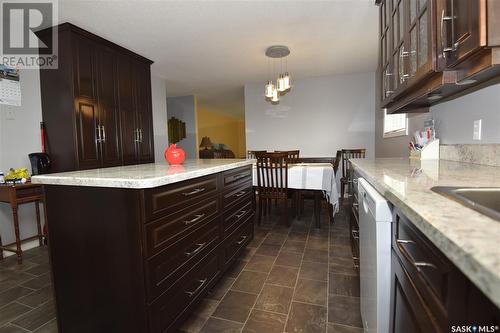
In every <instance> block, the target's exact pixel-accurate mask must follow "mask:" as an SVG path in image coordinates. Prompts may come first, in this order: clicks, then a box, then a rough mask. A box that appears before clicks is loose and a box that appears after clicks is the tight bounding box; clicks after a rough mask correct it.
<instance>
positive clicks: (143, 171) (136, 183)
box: [31, 159, 255, 189]
mask: <svg viewBox="0 0 500 333" xmlns="http://www.w3.org/2000/svg"><path fill="white" fill-rule="evenodd" d="M253 162H255V160H243V159H200V160H186V161H184V163H183V164H182V165H168V164H167V163H166V162H163V163H151V164H139V165H128V166H121V167H113V168H103V169H92V170H82V171H72V172H61V173H52V174H46V175H39V176H33V177H32V178H31V181H32V182H33V183H36V184H46V185H70V186H93V187H115V188H131V189H142V188H152V187H158V186H163V185H167V184H172V183H176V182H180V181H183V180H188V179H191V178H196V177H201V176H206V175H209V174H213V173H217V172H222V171H226V170H230V169H234V168H238V167H242V166H246V165H250V164H252V163H253Z"/></svg>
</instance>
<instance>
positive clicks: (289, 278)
mask: <svg viewBox="0 0 500 333" xmlns="http://www.w3.org/2000/svg"><path fill="white" fill-rule="evenodd" d="M298 271H299V270H298V269H297V268H293V267H288V266H278V265H275V266H274V267H273V269H272V270H271V273H269V277H268V278H267V281H266V283H269V284H275V285H280V286H284V287H294V286H295V282H296V279H297V274H298Z"/></svg>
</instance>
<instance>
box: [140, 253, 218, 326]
mask: <svg viewBox="0 0 500 333" xmlns="http://www.w3.org/2000/svg"><path fill="white" fill-rule="evenodd" d="M221 267H222V265H221V257H220V256H219V255H217V254H216V253H215V252H213V253H210V254H209V255H208V256H207V257H205V258H204V259H203V260H202V261H201V262H200V263H199V264H198V265H196V266H195V267H193V269H192V270H191V271H190V272H189V273H188V276H186V278H185V279H182V280H180V281H179V283H178V284H176V285H174V286H173V288H171V291H169V292H166V293H164V294H163V295H162V296H160V298H158V299H157V300H156V301H155V302H154V303H153V304H151V306H150V307H149V326H150V332H152V333H165V332H170V331H171V330H172V329H173V328H174V327H171V326H172V325H173V324H174V322H176V321H177V319H178V318H179V317H180V316H182V315H183V314H185V313H186V312H187V311H189V310H190V309H189V308H190V307H191V305H194V304H195V303H196V302H197V301H198V300H199V299H201V298H202V297H203V296H205V294H206V293H207V291H208V290H209V289H210V288H211V287H212V286H213V285H214V283H215V282H216V280H217V279H218V277H219V275H220V274H221ZM179 319H180V318H179Z"/></svg>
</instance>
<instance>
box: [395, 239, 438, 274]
mask: <svg viewBox="0 0 500 333" xmlns="http://www.w3.org/2000/svg"><path fill="white" fill-rule="evenodd" d="M396 243H398V244H400V246H399V249H400V251H401V253H403V255H404V256H405V257H407V258H408V261H409V262H410V264H411V265H412V266H413V267H415V268H416V269H417V271H419V272H420V271H421V268H423V267H430V268H434V269H437V267H436V265H434V264H433V263H430V262H425V261H416V260H415V259H413V257H412V256H411V255H410V253H409V252H408V251H406V249H405V248H404V246H403V245H405V244H415V242H414V241H412V240H409V239H396Z"/></svg>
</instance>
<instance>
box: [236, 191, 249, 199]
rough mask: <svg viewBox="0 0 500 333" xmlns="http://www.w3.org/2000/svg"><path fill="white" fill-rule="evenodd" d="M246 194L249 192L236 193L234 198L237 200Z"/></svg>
mask: <svg viewBox="0 0 500 333" xmlns="http://www.w3.org/2000/svg"><path fill="white" fill-rule="evenodd" d="M245 193H247V191H241V192H238V193H236V194H235V195H234V196H235V197H237V198H239V197H241V196H242V195H244V194H245Z"/></svg>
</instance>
